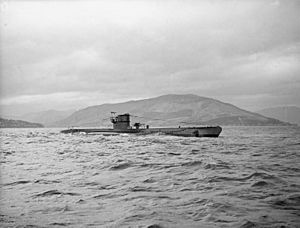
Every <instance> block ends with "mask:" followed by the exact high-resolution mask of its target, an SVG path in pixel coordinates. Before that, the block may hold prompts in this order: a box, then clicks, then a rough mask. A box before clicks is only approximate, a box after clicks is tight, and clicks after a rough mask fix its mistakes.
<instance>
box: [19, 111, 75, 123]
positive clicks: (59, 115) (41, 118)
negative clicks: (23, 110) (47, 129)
mask: <svg viewBox="0 0 300 228" xmlns="http://www.w3.org/2000/svg"><path fill="white" fill-rule="evenodd" d="M73 112H74V110H67V111H58V110H47V111H43V112H34V113H27V114H25V115H22V116H20V117H18V119H21V120H24V121H29V122H36V123H42V124H43V125H45V126H51V124H52V123H53V122H57V121H59V120H62V119H65V118H66V117H68V116H70V115H71V114H72V113H73Z"/></svg>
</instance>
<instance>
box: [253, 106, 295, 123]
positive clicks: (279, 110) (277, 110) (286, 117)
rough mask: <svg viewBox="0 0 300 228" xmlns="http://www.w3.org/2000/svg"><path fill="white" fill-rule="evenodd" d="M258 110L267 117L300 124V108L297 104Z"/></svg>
mask: <svg viewBox="0 0 300 228" xmlns="http://www.w3.org/2000/svg"><path fill="white" fill-rule="evenodd" d="M257 112H258V113H260V114H261V115H264V116H267V117H271V118H276V119H278V120H281V121H284V122H289V123H293V124H298V125H300V108H299V107H296V106H283V107H273V108H266V109H262V110H258V111H257Z"/></svg>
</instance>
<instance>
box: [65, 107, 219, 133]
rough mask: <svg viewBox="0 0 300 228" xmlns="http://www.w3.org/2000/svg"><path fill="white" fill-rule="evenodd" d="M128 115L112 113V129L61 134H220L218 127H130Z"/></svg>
mask: <svg viewBox="0 0 300 228" xmlns="http://www.w3.org/2000/svg"><path fill="white" fill-rule="evenodd" d="M130 116H131V115H130V114H129V113H125V114H121V115H115V112H112V116H111V117H110V121H111V123H112V124H113V128H112V129H111V128H70V129H66V130H62V131H61V133H65V134H68V133H85V134H90V133H102V134H110V133H111V134H122V133H126V134H138V135H147V134H155V133H162V134H166V135H174V136H183V137H218V136H219V135H220V133H221V132H222V128H221V127H220V126H201V127H180V126H179V127H177V128H175V127H165V128H164V127H155V128H151V127H150V126H149V125H145V124H141V123H134V125H133V126H131V125H130Z"/></svg>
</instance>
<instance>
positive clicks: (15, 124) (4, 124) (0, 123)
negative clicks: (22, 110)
mask: <svg viewBox="0 0 300 228" xmlns="http://www.w3.org/2000/svg"><path fill="white" fill-rule="evenodd" d="M42 127H44V126H43V125H42V124H39V123H30V122H26V121H22V120H9V119H3V118H0V128H42Z"/></svg>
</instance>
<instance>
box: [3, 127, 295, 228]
mask: <svg viewBox="0 0 300 228" xmlns="http://www.w3.org/2000/svg"><path fill="white" fill-rule="evenodd" d="M59 131H60V129H2V130H1V131H0V134H1V152H2V153H1V163H0V165H1V199H0V200H1V201H0V206H1V208H0V210H1V211H0V226H1V227H300V179H299V178H300V172H299V171H300V128H299V127H293V126H292V127H225V128H223V132H222V133H221V135H220V137H219V138H192V137H191V138H184V137H176V136H165V135H159V134H156V135H147V136H140V135H127V134H123V135H110V136H103V135H81V134H73V135H72V134H61V133H60V132H59Z"/></svg>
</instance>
